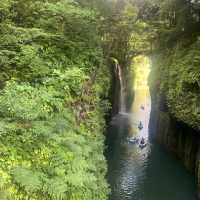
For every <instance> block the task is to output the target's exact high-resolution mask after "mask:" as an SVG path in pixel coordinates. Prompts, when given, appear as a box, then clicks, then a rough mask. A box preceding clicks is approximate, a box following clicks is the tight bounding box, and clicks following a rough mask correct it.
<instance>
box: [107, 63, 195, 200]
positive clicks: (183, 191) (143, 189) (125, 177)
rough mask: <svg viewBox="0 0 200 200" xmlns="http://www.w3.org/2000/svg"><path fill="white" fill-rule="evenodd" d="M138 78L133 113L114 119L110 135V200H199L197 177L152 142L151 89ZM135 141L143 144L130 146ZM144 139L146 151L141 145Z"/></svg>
mask: <svg viewBox="0 0 200 200" xmlns="http://www.w3.org/2000/svg"><path fill="white" fill-rule="evenodd" d="M146 63H147V62H146ZM140 65H142V63H140ZM140 65H138V66H139V67H140ZM138 71H139V70H138ZM139 74H140V75H141V74H144V73H141V72H139ZM147 75H148V74H146V75H145V77H146V78H147V77H148V76H147ZM135 77H136V81H137V84H135V85H137V87H135V88H134V94H135V98H134V102H133V104H132V109H131V112H129V113H125V112H123V113H119V114H118V115H116V116H114V117H113V119H112V121H111V123H110V127H109V129H108V133H107V145H108V149H107V152H106V155H107V160H108V175H107V178H108V181H109V183H110V186H111V189H112V193H111V195H110V198H109V199H110V200H196V199H197V197H196V193H197V188H196V184H195V180H194V177H193V176H192V175H191V174H190V173H189V172H188V171H186V169H185V168H184V167H183V165H182V163H181V162H180V161H178V160H177V159H176V158H175V157H174V156H173V155H171V154H170V153H168V152H167V151H165V150H164V149H163V148H162V147H161V146H159V145H158V144H157V143H156V142H154V141H152V140H150V139H149V138H151V135H150V132H149V128H148V127H149V119H150V112H151V98H150V95H149V88H148V85H147V82H146V80H145V81H143V80H144V79H145V78H144V77H141V76H140V77H139V78H138V79H137V74H136V76H135ZM140 80H141V81H140ZM140 122H141V123H142V126H143V128H142V129H141V130H139V128H138V125H139V124H140ZM131 138H138V140H139V142H138V143H133V142H130V139H131ZM142 138H144V140H145V144H146V146H145V147H144V148H141V147H140V145H139V144H140V141H141V139H142Z"/></svg>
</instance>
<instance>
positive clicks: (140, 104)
mask: <svg viewBox="0 0 200 200" xmlns="http://www.w3.org/2000/svg"><path fill="white" fill-rule="evenodd" d="M132 67H133V70H134V74H135V79H134V88H133V89H134V94H135V98H134V102H133V104H132V112H133V113H134V120H137V121H138V122H139V123H140V122H141V123H142V126H143V129H142V130H141V131H138V127H136V125H135V124H134V123H133V125H132V126H131V129H132V130H131V132H130V136H134V135H136V134H139V135H140V136H141V137H144V138H146V139H148V125H149V118H150V112H151V98H150V92H149V86H148V82H147V80H148V76H149V73H150V60H149V58H148V57H145V56H138V57H136V58H135V59H134V60H133V64H132Z"/></svg>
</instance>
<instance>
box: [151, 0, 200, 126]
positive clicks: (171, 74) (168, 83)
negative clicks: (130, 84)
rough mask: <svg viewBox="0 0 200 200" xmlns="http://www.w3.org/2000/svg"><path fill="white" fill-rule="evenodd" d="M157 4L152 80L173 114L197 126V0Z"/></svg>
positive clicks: (199, 16) (199, 70) (199, 25)
mask: <svg viewBox="0 0 200 200" xmlns="http://www.w3.org/2000/svg"><path fill="white" fill-rule="evenodd" d="M155 5H156V4H155ZM157 8H158V9H157V10H158V11H157V16H156V17H155V22H156V23H153V24H152V21H151V23H150V24H151V26H152V28H153V30H155V31H154V33H156V34H154V37H155V41H156V42H154V49H153V50H154V51H153V52H154V54H153V56H152V58H153V59H152V60H153V68H152V69H153V70H152V76H151V78H150V79H151V83H152V84H153V85H154V86H153V88H154V89H155V90H156V91H158V90H159V91H160V93H158V94H159V96H161V97H162V99H165V100H166V104H167V105H168V106H167V107H168V108H169V112H170V113H171V114H172V115H173V116H174V117H176V118H177V119H178V120H180V121H183V122H185V123H186V124H188V125H190V126H192V127H193V128H195V129H198V130H200V126H199V124H200V121H199V119H200V118H199V116H200V111H199V108H200V105H199V102H200V101H199V98H200V96H199V91H200V68H199V63H200V38H199V35H200V14H199V13H200V12H199V11H200V2H199V1H186V0H185V1H180V0H172V1H163V2H162V3H161V4H160V5H158V4H157Z"/></svg>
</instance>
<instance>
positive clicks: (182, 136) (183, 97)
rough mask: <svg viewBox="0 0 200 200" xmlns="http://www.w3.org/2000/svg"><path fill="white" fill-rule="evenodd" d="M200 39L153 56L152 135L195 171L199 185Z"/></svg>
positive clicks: (151, 83) (151, 84)
mask: <svg viewBox="0 0 200 200" xmlns="http://www.w3.org/2000/svg"><path fill="white" fill-rule="evenodd" d="M199 50H200V40H199V39H198V40H197V41H196V42H194V43H193V44H192V45H190V46H187V47H184V46H182V45H179V46H178V45H177V46H176V47H175V48H173V49H170V51H168V52H165V53H160V54H159V55H156V56H154V57H153V58H152V63H153V64H152V71H151V75H150V79H149V80H150V88H151V96H152V113H151V127H150V130H151V134H152V136H153V137H154V138H156V140H157V141H159V142H160V143H161V144H163V145H164V146H165V147H166V148H167V149H168V150H169V151H171V152H173V153H174V154H175V155H176V156H177V157H178V158H179V159H180V160H182V162H183V163H184V165H185V167H186V168H187V169H188V170H189V171H191V172H192V173H193V174H195V177H196V179H197V183H198V186H199V188H200V132H199V131H200V67H199V65H200V51H199Z"/></svg>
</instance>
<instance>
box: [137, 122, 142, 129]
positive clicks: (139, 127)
mask: <svg viewBox="0 0 200 200" xmlns="http://www.w3.org/2000/svg"><path fill="white" fill-rule="evenodd" d="M138 129H139V130H142V129H143V125H142V122H141V121H140V123H139V125H138Z"/></svg>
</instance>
